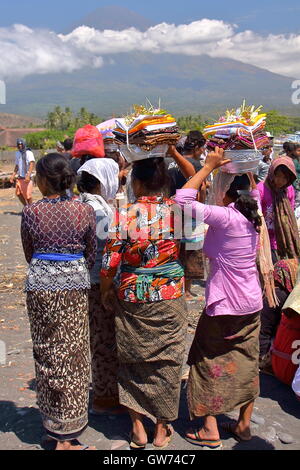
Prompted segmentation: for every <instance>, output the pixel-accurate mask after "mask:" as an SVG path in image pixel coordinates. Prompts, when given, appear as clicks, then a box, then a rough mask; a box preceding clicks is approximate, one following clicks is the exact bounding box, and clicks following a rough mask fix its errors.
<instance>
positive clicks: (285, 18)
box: [0, 0, 300, 34]
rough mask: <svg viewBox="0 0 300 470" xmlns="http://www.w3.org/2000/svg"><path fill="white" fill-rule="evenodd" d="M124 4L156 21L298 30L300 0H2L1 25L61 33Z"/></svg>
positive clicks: (266, 29) (274, 31) (284, 30)
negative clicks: (90, 15) (104, 8)
mask: <svg viewBox="0 0 300 470" xmlns="http://www.w3.org/2000/svg"><path fill="white" fill-rule="evenodd" d="M117 4H119V5H122V6H126V7H127V8H129V9H131V10H134V11H136V12H137V13H139V14H141V15H143V16H145V17H147V18H149V19H150V20H152V21H154V22H157V23H159V22H162V21H166V22H175V23H177V24H179V23H189V22H191V21H194V20H198V19H201V18H204V17H206V18H211V19H222V20H224V21H227V22H230V23H236V24H238V26H239V29H240V30H245V29H251V30H252V31H257V32H260V33H269V32H273V33H276V34H278V33H290V32H293V33H299V31H300V22H299V18H300V4H299V0H286V1H284V2H282V0H251V2H247V4H246V2H242V1H241V0H239V1H237V0H229V1H228V0H227V1H225V0H215V1H214V2H209V1H207V0H206V1H202V0H185V1H182V0H146V1H145V0H126V1H118V0H113V1H105V0H85V1H84V2H83V1H81V2H79V1H76V0H43V1H41V0H10V1H8V0H0V26H10V25H11V24H13V23H22V24H25V25H27V26H30V27H34V28H35V27H46V28H50V29H53V30H54V31H57V32H60V31H63V30H65V29H66V28H68V27H69V26H70V25H72V24H73V23H74V22H76V21H77V20H79V19H81V18H82V17H84V16H85V15H86V14H88V13H90V12H92V11H93V10H94V9H96V8H99V7H101V6H106V5H117Z"/></svg>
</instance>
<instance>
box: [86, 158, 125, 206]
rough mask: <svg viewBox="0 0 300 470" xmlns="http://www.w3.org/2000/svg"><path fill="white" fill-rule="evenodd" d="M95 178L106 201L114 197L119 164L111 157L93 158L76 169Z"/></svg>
mask: <svg viewBox="0 0 300 470" xmlns="http://www.w3.org/2000/svg"><path fill="white" fill-rule="evenodd" d="M83 171H85V172H86V173H89V174H90V175H92V176H94V177H95V178H97V180H99V181H100V185H101V195H102V196H103V198H104V199H105V200H106V201H110V200H112V199H115V197H116V194H117V192H118V189H119V165H118V164H117V163H116V162H115V161H114V160H112V159H111V158H93V159H92V160H89V161H88V162H86V163H85V164H84V165H83V166H82V167H81V168H79V170H78V172H77V173H78V174H80V173H82V172H83Z"/></svg>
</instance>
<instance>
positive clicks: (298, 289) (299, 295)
mask: <svg viewBox="0 0 300 470" xmlns="http://www.w3.org/2000/svg"><path fill="white" fill-rule="evenodd" d="M299 344H300V271H299V275H298V280H297V283H296V285H295V287H294V289H293V291H292V292H291V294H290V296H289V297H288V299H287V301H286V303H285V304H284V306H283V314H282V317H281V321H280V325H279V328H278V330H277V334H276V338H275V340H274V343H273V346H272V368H273V371H274V375H275V377H277V378H278V379H279V380H280V381H281V382H283V383H285V384H287V385H291V384H292V382H293V379H294V377H295V374H296V372H297V368H298V365H299ZM297 350H298V351H297Z"/></svg>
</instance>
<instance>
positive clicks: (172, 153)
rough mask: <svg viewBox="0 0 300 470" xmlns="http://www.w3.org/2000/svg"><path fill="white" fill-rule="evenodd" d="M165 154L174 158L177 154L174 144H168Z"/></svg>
mask: <svg viewBox="0 0 300 470" xmlns="http://www.w3.org/2000/svg"><path fill="white" fill-rule="evenodd" d="M167 156H169V157H172V158H174V157H175V156H177V150H176V147H175V145H169V148H168V152H167Z"/></svg>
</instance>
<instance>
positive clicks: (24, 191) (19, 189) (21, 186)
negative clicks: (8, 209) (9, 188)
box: [16, 179, 33, 200]
mask: <svg viewBox="0 0 300 470" xmlns="http://www.w3.org/2000/svg"><path fill="white" fill-rule="evenodd" d="M32 190H33V183H32V181H29V182H28V183H27V182H26V181H25V180H24V179H18V180H17V183H16V195H17V196H23V198H24V199H26V200H28V199H31V198H32Z"/></svg>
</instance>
